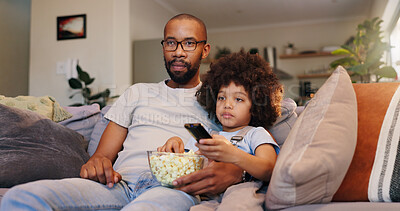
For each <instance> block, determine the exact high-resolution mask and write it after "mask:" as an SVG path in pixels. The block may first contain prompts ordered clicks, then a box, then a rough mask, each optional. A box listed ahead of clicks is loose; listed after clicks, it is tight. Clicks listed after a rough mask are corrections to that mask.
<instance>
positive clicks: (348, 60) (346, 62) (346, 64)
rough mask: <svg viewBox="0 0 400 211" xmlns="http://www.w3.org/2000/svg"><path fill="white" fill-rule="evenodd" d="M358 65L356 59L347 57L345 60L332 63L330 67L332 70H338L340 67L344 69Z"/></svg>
mask: <svg viewBox="0 0 400 211" xmlns="http://www.w3.org/2000/svg"><path fill="white" fill-rule="evenodd" d="M355 64H357V61H356V60H355V59H354V58H351V57H345V58H341V59H337V60H335V61H333V62H331V63H330V66H331V67H332V68H336V67H337V66H339V65H342V66H343V67H345V68H346V67H350V66H353V65H355Z"/></svg>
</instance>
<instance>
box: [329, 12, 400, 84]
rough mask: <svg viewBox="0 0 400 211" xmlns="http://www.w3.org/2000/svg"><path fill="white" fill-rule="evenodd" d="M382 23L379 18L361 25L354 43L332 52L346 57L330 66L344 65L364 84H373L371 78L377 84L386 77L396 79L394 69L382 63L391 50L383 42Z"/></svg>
mask: <svg viewBox="0 0 400 211" xmlns="http://www.w3.org/2000/svg"><path fill="white" fill-rule="evenodd" d="M381 23H382V20H380V19H379V18H373V19H372V20H365V21H364V22H363V23H362V24H359V25H358V27H357V34H356V35H355V36H354V39H353V40H352V42H350V44H348V45H346V44H345V45H342V46H341V48H339V49H337V50H335V51H333V52H332V54H334V55H346V57H344V58H340V59H337V60H335V61H333V62H331V64H330V66H331V67H332V68H336V67H337V66H339V65H342V66H343V67H345V68H346V69H347V70H348V71H350V72H351V73H352V75H357V76H359V77H360V81H361V82H364V83H368V82H371V78H372V79H374V81H376V82H379V80H380V79H381V78H384V77H385V78H396V76H397V73H396V71H395V70H394V68H393V67H391V66H386V65H384V63H383V62H382V61H381V58H382V56H383V53H384V52H385V51H388V50H389V49H390V46H389V44H388V43H385V42H383V41H382V36H381V33H382V31H381V27H380V24H381ZM371 76H375V77H371Z"/></svg>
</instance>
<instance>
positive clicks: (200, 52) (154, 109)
mask: <svg viewBox="0 0 400 211" xmlns="http://www.w3.org/2000/svg"><path fill="white" fill-rule="evenodd" d="M162 45H163V53H164V61H165V67H166V69H167V72H168V74H169V75H170V77H171V79H170V80H166V81H162V82H160V83H157V84H153V83H151V84H144V83H142V84H135V85H133V86H131V87H130V88H129V89H127V90H126V91H125V93H124V94H123V95H122V96H121V97H120V98H119V99H118V100H117V101H116V102H115V104H114V105H113V106H112V107H111V108H110V110H109V112H107V114H106V118H107V119H109V120H110V123H109V124H108V126H107V128H106V129H105V131H104V133H103V136H102V138H101V140H100V143H99V146H98V148H97V150H96V152H95V153H94V154H93V156H92V157H91V158H90V159H89V161H88V162H87V163H86V164H85V165H83V166H82V169H81V174H80V175H81V177H82V178H83V179H81V178H72V179H63V180H43V181H37V182H33V183H28V184H24V185H19V186H15V187H14V188H12V189H10V190H9V191H8V192H7V193H6V195H5V196H4V198H3V201H2V204H1V205H2V206H1V210H2V211H3V210H4V211H5V210H52V209H56V210H92V209H97V210H99V209H100V210H112V209H118V210H119V209H122V210H189V208H190V207H191V206H193V205H195V204H196V203H198V200H197V198H196V197H194V195H197V194H202V193H207V194H216V193H220V192H223V191H224V190H225V189H226V188H227V187H228V186H230V185H232V184H234V183H238V182H240V180H241V169H239V168H238V167H236V166H234V165H232V164H226V163H222V162H214V163H212V164H211V165H210V166H209V167H207V168H204V169H203V170H201V171H198V172H195V173H193V174H191V175H188V176H186V177H182V178H180V179H178V180H177V181H175V182H176V184H179V185H180V188H179V190H176V189H170V188H165V187H161V186H159V185H158V184H155V183H154V180H152V178H151V175H150V174H149V167H148V164H147V157H146V151H147V150H156V149H157V147H158V146H161V145H163V143H164V142H165V141H166V139H168V138H169V137H171V136H176V135H177V136H180V137H182V138H183V139H184V140H188V139H189V137H188V136H189V133H188V132H187V131H185V129H184V127H183V125H184V123H187V122H201V123H203V124H205V125H206V126H207V127H209V128H214V129H217V128H216V125H215V124H214V123H213V121H211V120H209V119H208V118H207V113H206V112H205V111H204V110H203V109H202V108H201V107H200V105H199V104H198V103H197V101H196V98H195V93H196V91H197V89H198V88H199V87H200V86H201V82H200V78H199V66H200V62H201V59H204V58H206V57H207V56H208V54H209V51H210V45H209V44H208V43H207V32H206V28H205V25H204V23H203V22H202V21H201V20H199V19H198V18H196V17H194V16H191V15H187V14H181V15H177V16H175V17H173V18H172V19H170V20H169V21H168V23H167V24H166V26H165V28H164V40H163V41H162ZM144 71H145V70H144ZM122 148H123V150H122V151H121V149H122Z"/></svg>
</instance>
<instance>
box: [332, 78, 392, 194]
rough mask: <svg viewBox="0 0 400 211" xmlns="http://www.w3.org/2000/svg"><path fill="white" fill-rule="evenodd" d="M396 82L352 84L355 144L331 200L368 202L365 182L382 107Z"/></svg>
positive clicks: (388, 98) (367, 176) (388, 101)
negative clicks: (354, 95) (355, 122)
mask: <svg viewBox="0 0 400 211" xmlns="http://www.w3.org/2000/svg"><path fill="white" fill-rule="evenodd" d="M399 85H400V83H370V84H353V87H354V90H355V92H356V97H357V111H358V132H357V146H356V151H355V153H354V157H353V160H352V162H351V164H350V167H349V170H348V171H347V174H346V176H345V178H344V180H343V182H342V184H341V186H340V187H339V190H338V191H337V192H336V193H335V195H334V196H333V199H332V201H368V183H369V177H370V175H371V170H372V166H373V164H374V159H375V152H376V146H377V143H378V138H379V133H380V130H381V126H382V122H383V119H384V117H385V114H386V110H387V108H388V106H389V103H390V101H391V99H392V96H393V94H394V92H395V91H396V89H397V87H398V86H399Z"/></svg>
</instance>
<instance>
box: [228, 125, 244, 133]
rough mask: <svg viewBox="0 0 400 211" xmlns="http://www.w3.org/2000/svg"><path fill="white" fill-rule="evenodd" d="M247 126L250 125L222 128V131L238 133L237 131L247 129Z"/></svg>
mask: <svg viewBox="0 0 400 211" xmlns="http://www.w3.org/2000/svg"><path fill="white" fill-rule="evenodd" d="M247 126H248V125H243V126H239V127H234V128H227V127H224V126H222V131H224V132H236V131H238V130H241V129H243V128H245V127H247Z"/></svg>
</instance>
